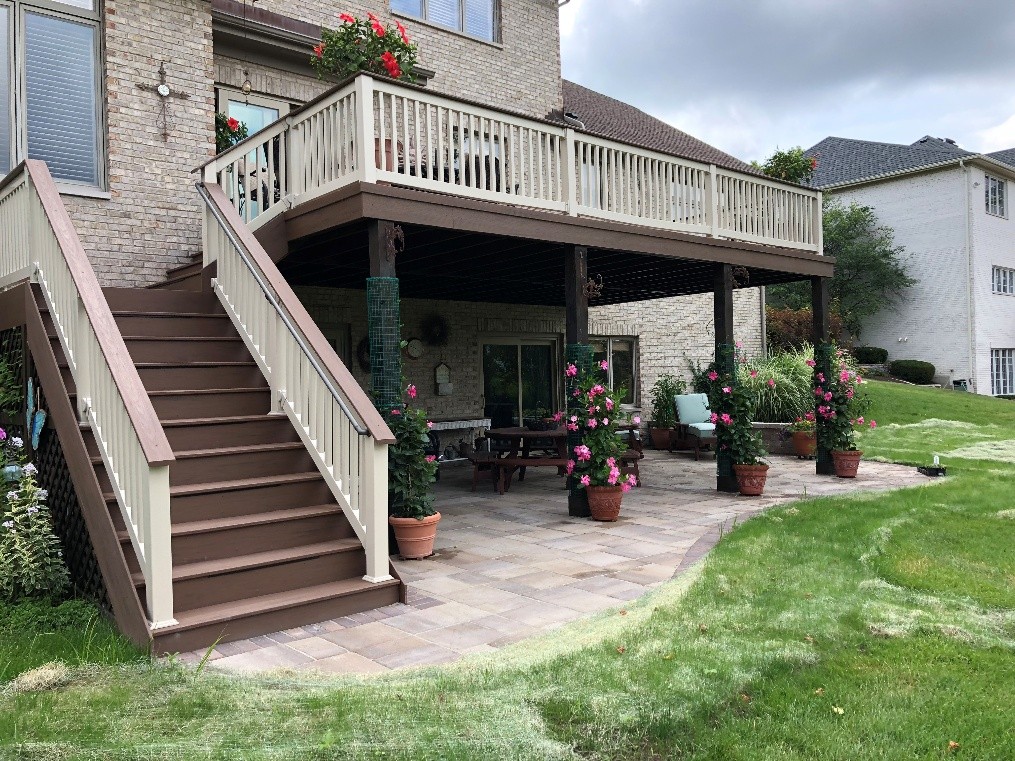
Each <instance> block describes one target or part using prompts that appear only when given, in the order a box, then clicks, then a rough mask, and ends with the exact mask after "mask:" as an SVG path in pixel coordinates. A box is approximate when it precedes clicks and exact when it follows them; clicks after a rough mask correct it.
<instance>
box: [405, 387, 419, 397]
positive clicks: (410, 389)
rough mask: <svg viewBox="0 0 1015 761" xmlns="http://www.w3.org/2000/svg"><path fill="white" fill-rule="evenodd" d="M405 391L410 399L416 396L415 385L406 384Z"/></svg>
mask: <svg viewBox="0 0 1015 761" xmlns="http://www.w3.org/2000/svg"><path fill="white" fill-rule="evenodd" d="M405 393H407V394H408V395H409V398H410V399H415V398H416V387H415V386H413V385H412V384H411V383H410V384H409V385H408V387H406V389H405Z"/></svg>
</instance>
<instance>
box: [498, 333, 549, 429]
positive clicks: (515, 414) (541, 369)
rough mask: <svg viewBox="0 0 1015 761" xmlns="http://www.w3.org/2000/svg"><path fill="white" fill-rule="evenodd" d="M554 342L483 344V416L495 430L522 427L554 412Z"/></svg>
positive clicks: (506, 340)
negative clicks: (529, 419) (531, 420)
mask: <svg viewBox="0 0 1015 761" xmlns="http://www.w3.org/2000/svg"><path fill="white" fill-rule="evenodd" d="M556 356H557V345H556V343H555V342H554V341H522V340H515V339H495V340H493V339H491V340H489V341H486V342H484V344H483V396H484V399H485V406H484V413H483V414H484V416H485V417H488V418H490V421H491V424H492V426H493V427H494V428H505V427H510V426H518V425H521V424H522V423H523V422H524V421H525V419H526V418H532V417H542V416H543V415H547V414H552V413H553V412H554V410H555V409H556V403H555V399H556V378H557V372H556Z"/></svg>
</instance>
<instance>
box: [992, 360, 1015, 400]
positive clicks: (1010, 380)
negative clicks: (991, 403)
mask: <svg viewBox="0 0 1015 761" xmlns="http://www.w3.org/2000/svg"><path fill="white" fill-rule="evenodd" d="M990 393H992V394H993V395H994V396H1002V395H1003V396H1010V395H1012V394H1015V349H991V350H990Z"/></svg>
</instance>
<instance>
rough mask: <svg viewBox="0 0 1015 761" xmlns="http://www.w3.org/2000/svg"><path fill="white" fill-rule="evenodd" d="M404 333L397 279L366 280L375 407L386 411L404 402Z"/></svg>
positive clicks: (371, 377)
mask: <svg viewBox="0 0 1015 761" xmlns="http://www.w3.org/2000/svg"><path fill="white" fill-rule="evenodd" d="M401 330H402V325H401V320H400V318H399V298H398V278H396V277H371V278H367V332H368V333H369V336H370V387H371V389H372V391H373V394H374V404H376V405H377V407H378V408H379V409H381V410H384V411H386V410H389V409H391V408H392V407H394V406H395V405H397V404H400V403H401V401H402V354H401V347H400V346H399V342H400V341H401V337H402V336H401Z"/></svg>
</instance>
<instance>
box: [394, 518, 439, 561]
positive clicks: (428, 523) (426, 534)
mask: <svg viewBox="0 0 1015 761" xmlns="http://www.w3.org/2000/svg"><path fill="white" fill-rule="evenodd" d="M440 519H441V514H440V513H434V514H433V515H430V516H427V517H426V518H421V519H420V518H396V517H395V516H394V515H391V516H389V517H388V523H389V524H390V525H391V527H392V528H393V529H394V531H395V540H396V541H397V542H398V554H399V555H401V556H402V557H403V558H405V559H406V560H420V559H422V558H428V557H430V556H431V555H433V543H434V539H436V538H437V524H438V522H440Z"/></svg>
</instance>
